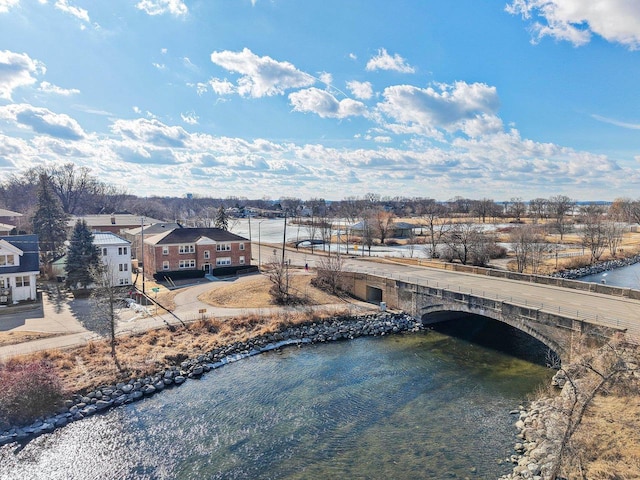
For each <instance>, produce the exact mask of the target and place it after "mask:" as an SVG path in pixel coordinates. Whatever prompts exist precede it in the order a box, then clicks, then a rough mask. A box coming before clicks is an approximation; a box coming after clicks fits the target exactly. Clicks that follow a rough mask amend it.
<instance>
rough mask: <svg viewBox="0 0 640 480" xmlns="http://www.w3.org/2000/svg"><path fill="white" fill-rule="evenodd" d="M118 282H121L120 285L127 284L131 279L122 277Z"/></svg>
mask: <svg viewBox="0 0 640 480" xmlns="http://www.w3.org/2000/svg"><path fill="white" fill-rule="evenodd" d="M118 283H120V285H127V284H128V283H129V280H127V279H126V278H120V279H119V280H118Z"/></svg>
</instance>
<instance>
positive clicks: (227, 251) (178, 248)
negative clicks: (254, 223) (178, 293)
mask: <svg viewBox="0 0 640 480" xmlns="http://www.w3.org/2000/svg"><path fill="white" fill-rule="evenodd" d="M143 263H144V271H145V276H155V277H156V278H162V277H172V276H177V275H176V274H178V275H180V276H184V277H187V276H198V275H202V274H212V275H221V274H226V273H234V272H237V271H238V270H244V269H247V268H248V267H249V266H250V265H251V243H250V242H249V240H247V239H246V238H244V237H241V236H239V235H235V234H233V233H231V232H228V231H226V230H222V229H220V228H174V229H173V230H171V231H169V232H165V233H161V234H159V235H155V236H150V237H147V236H146V235H145V237H144V255H143Z"/></svg>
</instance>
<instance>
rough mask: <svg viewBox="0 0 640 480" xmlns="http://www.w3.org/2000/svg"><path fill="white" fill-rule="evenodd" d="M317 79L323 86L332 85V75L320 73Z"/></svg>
mask: <svg viewBox="0 0 640 480" xmlns="http://www.w3.org/2000/svg"><path fill="white" fill-rule="evenodd" d="M318 79H319V80H320V81H321V82H322V83H324V84H325V85H331V84H332V83H333V75H331V74H330V73H327V72H321V73H320V75H318Z"/></svg>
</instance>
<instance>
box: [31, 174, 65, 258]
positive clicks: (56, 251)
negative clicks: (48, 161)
mask: <svg viewBox="0 0 640 480" xmlns="http://www.w3.org/2000/svg"><path fill="white" fill-rule="evenodd" d="M39 180H40V182H39V185H38V207H37V210H36V213H35V215H34V216H33V231H34V233H36V234H37V235H38V241H39V243H40V255H41V258H42V263H43V264H44V265H45V268H47V269H48V270H49V269H50V267H51V263H52V262H53V261H54V260H55V259H56V258H58V257H60V256H61V255H62V253H63V252H64V242H65V241H66V239H67V219H68V216H67V214H66V213H65V212H64V210H63V209H62V204H61V203H60V199H59V198H58V197H57V196H56V194H55V193H54V192H53V189H52V188H51V183H50V179H49V177H48V176H47V175H46V174H42V175H40V179H39Z"/></svg>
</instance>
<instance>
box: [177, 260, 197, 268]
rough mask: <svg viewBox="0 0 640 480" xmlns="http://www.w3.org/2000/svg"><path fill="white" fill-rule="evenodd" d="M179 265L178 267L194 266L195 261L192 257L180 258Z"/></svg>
mask: <svg viewBox="0 0 640 480" xmlns="http://www.w3.org/2000/svg"><path fill="white" fill-rule="evenodd" d="M179 267H180V268H196V261H195V260H194V259H191V260H180V264H179Z"/></svg>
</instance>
